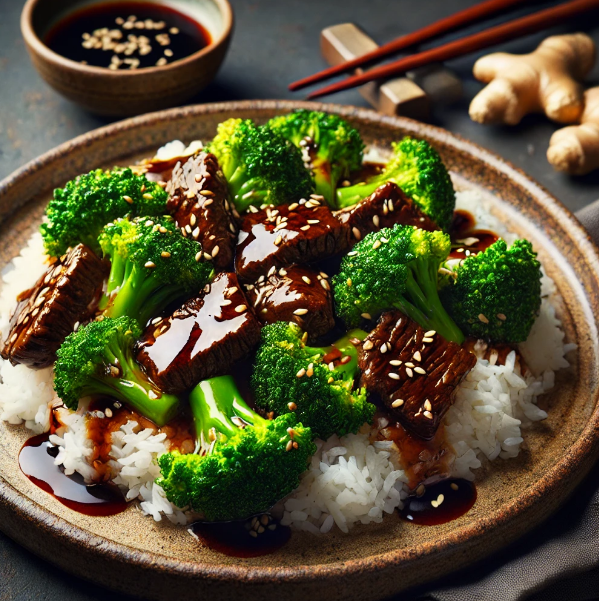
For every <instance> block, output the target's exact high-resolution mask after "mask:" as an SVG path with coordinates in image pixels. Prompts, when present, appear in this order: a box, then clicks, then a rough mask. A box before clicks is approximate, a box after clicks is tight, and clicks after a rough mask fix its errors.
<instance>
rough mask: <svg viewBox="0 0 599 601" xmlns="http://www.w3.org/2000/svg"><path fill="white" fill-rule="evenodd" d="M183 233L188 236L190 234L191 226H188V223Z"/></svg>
mask: <svg viewBox="0 0 599 601" xmlns="http://www.w3.org/2000/svg"><path fill="white" fill-rule="evenodd" d="M185 231H186V232H187V233H188V234H191V225H189V223H188V224H187V225H186V226H185Z"/></svg>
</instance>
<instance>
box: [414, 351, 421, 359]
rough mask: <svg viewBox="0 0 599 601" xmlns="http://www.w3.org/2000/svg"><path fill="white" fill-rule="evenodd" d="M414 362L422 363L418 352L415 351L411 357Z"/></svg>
mask: <svg viewBox="0 0 599 601" xmlns="http://www.w3.org/2000/svg"><path fill="white" fill-rule="evenodd" d="M413 359H414V361H422V356H421V355H420V351H416V352H415V353H414V356H413Z"/></svg>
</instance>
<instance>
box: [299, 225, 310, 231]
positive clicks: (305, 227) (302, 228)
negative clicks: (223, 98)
mask: <svg viewBox="0 0 599 601" xmlns="http://www.w3.org/2000/svg"><path fill="white" fill-rule="evenodd" d="M309 229H310V226H309V225H303V226H302V227H300V230H302V232H307V231H308V230H309Z"/></svg>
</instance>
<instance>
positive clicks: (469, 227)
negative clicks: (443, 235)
mask: <svg viewBox="0 0 599 601" xmlns="http://www.w3.org/2000/svg"><path fill="white" fill-rule="evenodd" d="M475 223H476V220H475V218H474V215H472V214H471V213H469V212H468V211H463V210H461V209H458V210H457V211H454V213H453V222H452V224H451V230H450V231H451V247H452V249H451V252H450V253H449V258H450V259H465V258H466V257H469V256H470V255H476V254H477V253H480V252H483V251H484V250H486V249H487V248H489V246H491V244H493V243H494V242H497V240H499V236H498V235H497V234H496V233H495V232H492V231H490V230H482V229H480V230H479V229H474V225H475Z"/></svg>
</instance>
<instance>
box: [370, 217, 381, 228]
mask: <svg viewBox="0 0 599 601" xmlns="http://www.w3.org/2000/svg"><path fill="white" fill-rule="evenodd" d="M372 223H374V227H378V226H379V223H380V221H379V216H378V215H375V216H374V217H373V218H372Z"/></svg>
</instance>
